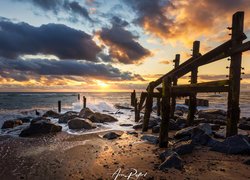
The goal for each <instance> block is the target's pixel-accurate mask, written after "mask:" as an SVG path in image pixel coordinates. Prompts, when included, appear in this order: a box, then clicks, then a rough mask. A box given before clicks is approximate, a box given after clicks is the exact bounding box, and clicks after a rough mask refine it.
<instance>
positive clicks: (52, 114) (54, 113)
mask: <svg viewBox="0 0 250 180" xmlns="http://www.w3.org/2000/svg"><path fill="white" fill-rule="evenodd" d="M59 116H60V114H59V113H57V112H55V111H52V110H49V111H47V112H46V113H45V114H44V115H43V117H52V118H58V117H59Z"/></svg>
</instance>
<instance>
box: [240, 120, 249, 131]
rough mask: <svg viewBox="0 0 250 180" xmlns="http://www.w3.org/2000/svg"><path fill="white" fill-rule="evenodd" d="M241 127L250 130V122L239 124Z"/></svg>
mask: <svg viewBox="0 0 250 180" xmlns="http://www.w3.org/2000/svg"><path fill="white" fill-rule="evenodd" d="M239 129H242V130H250V123H249V122H247V121H245V122H242V123H240V124H239Z"/></svg>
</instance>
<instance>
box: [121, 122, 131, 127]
mask: <svg viewBox="0 0 250 180" xmlns="http://www.w3.org/2000/svg"><path fill="white" fill-rule="evenodd" d="M120 126H123V127H129V126H133V124H125V123H124V124H120Z"/></svg>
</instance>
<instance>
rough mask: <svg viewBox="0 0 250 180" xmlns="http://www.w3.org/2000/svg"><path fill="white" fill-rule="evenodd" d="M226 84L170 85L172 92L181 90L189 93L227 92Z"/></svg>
mask: <svg viewBox="0 0 250 180" xmlns="http://www.w3.org/2000/svg"><path fill="white" fill-rule="evenodd" d="M228 90H229V87H228V86H196V87H194V86H189V87H188V86H187V87H180V86H179V87H178V86H174V87H172V93H173V94H179V93H183V92H189V93H209V92H228Z"/></svg>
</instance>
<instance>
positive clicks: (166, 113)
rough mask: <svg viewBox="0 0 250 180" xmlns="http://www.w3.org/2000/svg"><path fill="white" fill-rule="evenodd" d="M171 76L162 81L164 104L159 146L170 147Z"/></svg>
mask: <svg viewBox="0 0 250 180" xmlns="http://www.w3.org/2000/svg"><path fill="white" fill-rule="evenodd" d="M171 82H172V80H171V78H169V77H166V78H164V79H163V82H162V87H163V91H162V104H161V126H160V135H159V146H160V147H161V148H163V147H168V130H169V121H170V108H171V107H170V97H171Z"/></svg>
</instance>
